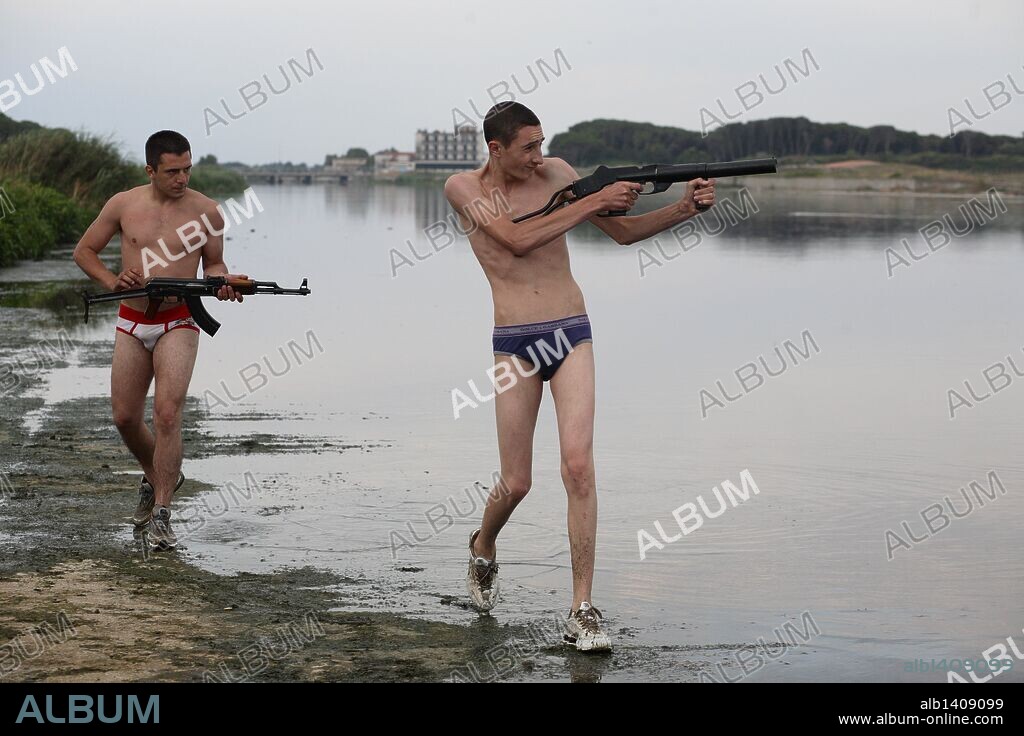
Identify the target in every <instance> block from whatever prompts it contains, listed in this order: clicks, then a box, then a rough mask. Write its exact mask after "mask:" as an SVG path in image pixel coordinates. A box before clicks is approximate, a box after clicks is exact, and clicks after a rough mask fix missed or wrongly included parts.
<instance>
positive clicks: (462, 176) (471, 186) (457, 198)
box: [444, 171, 481, 207]
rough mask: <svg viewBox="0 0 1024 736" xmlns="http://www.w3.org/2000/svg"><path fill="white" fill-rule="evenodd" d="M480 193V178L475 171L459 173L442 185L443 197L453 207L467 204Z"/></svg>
mask: <svg viewBox="0 0 1024 736" xmlns="http://www.w3.org/2000/svg"><path fill="white" fill-rule="evenodd" d="M480 192H481V186H480V176H479V174H478V173H477V172H476V171H460V172H458V173H457V174H452V175H451V176H449V177H448V180H447V181H445V183H444V196H445V197H447V199H448V201H449V202H450V203H451V204H452V205H453V206H455V207H458V206H461V205H463V204H465V203H466V202H469V201H470V200H472V199H473V198H474V197H476V196H478V195H479V194H480Z"/></svg>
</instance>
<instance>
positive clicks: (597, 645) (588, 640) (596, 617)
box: [563, 601, 612, 652]
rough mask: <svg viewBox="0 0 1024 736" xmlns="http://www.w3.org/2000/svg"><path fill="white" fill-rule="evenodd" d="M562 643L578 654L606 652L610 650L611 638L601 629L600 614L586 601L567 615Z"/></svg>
mask: <svg viewBox="0 0 1024 736" xmlns="http://www.w3.org/2000/svg"><path fill="white" fill-rule="evenodd" d="M563 641H564V642H565V643H566V644H570V645H572V646H575V647H576V650H577V651H580V652H607V651H611V648H612V639H611V637H610V636H608V634H606V633H605V632H604V630H603V629H602V628H601V612H600V611H598V610H597V609H596V608H594V607H593V606H592V605H590V603H588V602H587V601H583V602H582V603H581V604H580V607H579V608H578V609H577V610H575V611H572V612H571V613H570V614H569V621H568V631H567V632H566V634H565V636H564V637H563Z"/></svg>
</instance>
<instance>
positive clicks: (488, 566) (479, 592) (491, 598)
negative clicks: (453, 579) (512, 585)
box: [466, 529, 498, 611]
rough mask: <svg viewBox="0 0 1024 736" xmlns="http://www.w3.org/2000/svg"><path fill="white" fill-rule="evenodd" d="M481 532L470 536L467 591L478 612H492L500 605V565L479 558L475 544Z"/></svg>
mask: <svg viewBox="0 0 1024 736" xmlns="http://www.w3.org/2000/svg"><path fill="white" fill-rule="evenodd" d="M479 533H480V530H479V529H477V530H476V531H475V532H473V533H472V534H471V535H469V573H468V574H467V575H466V590H467V591H468V592H469V598H470V600H471V601H472V602H473V605H474V606H475V607H476V609H477V610H478V611H490V610H491V609H492V608H494V606H496V605H497V603H498V563H497V560H496V559H494V560H488V559H487V558H486V557H477V555H476V553H475V552H473V542H475V541H476V537H477V535H478V534H479Z"/></svg>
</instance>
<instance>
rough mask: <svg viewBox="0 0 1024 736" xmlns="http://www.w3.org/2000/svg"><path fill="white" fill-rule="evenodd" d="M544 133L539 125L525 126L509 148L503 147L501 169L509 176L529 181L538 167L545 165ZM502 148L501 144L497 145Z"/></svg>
mask: <svg viewBox="0 0 1024 736" xmlns="http://www.w3.org/2000/svg"><path fill="white" fill-rule="evenodd" d="M543 142H544V131H543V130H541V127H540V126H539V125H524V126H523V127H522V128H520V129H519V132H518V133H516V137H515V138H514V139H513V140H512V142H511V143H510V144H509V145H508V146H507V147H504V146H502V147H501V168H502V170H503V171H504V172H505V173H506V174H508V175H509V176H513V177H515V178H517V179H527V178H529V177H530V175H531V174H533V172H534V170H535V169H536V168H537V167H538V166H542V165H543V164H544V156H542V155H541V152H540V146H541V144H542V143H543ZM497 145H498V146H501V144H500V143H498V144H497Z"/></svg>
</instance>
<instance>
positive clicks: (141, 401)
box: [110, 332, 155, 482]
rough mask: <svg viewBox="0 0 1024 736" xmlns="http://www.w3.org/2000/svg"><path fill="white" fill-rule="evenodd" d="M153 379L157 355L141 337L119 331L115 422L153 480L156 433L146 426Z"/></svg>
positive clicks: (116, 339)
mask: <svg viewBox="0 0 1024 736" xmlns="http://www.w3.org/2000/svg"><path fill="white" fill-rule="evenodd" d="M152 381H153V355H152V354H151V353H150V352H149V351H148V350H146V348H145V347H144V346H143V345H142V343H141V342H139V340H138V339H137V338H134V337H132V336H131V335H126V334H124V333H123V332H118V333H117V334H116V335H115V337H114V359H113V362H112V364H111V369H110V403H111V407H112V409H113V412H114V425H115V426H116V427H117V431H118V432H119V433H120V434H121V439H122V440H124V444H125V446H126V447H127V448H128V450H129V451H130V452H131V453H132V455H134V456H135V459H136V460H138V461H139V465H140V466H142V472H143V473H145V475H146V478H148V479H149V480H150V482H152V480H153V475H154V473H153V449H154V446H155V440H154V438H153V433H152V432H150V431H149V427H147V426H146V394H147V393H148V392H149V384H150V383H151V382H152Z"/></svg>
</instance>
